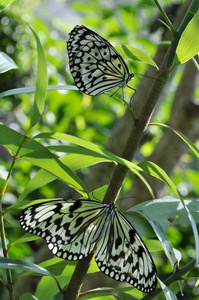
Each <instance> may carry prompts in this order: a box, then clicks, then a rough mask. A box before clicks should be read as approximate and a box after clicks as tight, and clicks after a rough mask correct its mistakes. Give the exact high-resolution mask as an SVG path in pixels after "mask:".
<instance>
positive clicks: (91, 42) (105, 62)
mask: <svg viewBox="0 0 199 300" xmlns="http://www.w3.org/2000/svg"><path fill="white" fill-rule="evenodd" d="M67 50H68V55H69V66H70V71H71V74H72V76H73V78H74V81H75V85H76V86H77V87H78V89H79V90H80V91H82V92H84V93H85V94H88V95H91V96H95V95H99V94H101V93H104V92H105V91H108V90H111V89H113V88H115V87H121V88H123V87H125V86H126V85H127V84H128V82H129V81H130V80H131V79H132V77H133V76H134V75H133V74H132V73H129V71H128V68H127V65H126V63H125V62H124V60H123V58H122V57H121V56H120V55H119V53H118V52H117V51H116V50H115V49H114V47H113V46H112V45H111V44H110V43H109V42H108V41H107V40H105V39H104V38H102V37H101V36H100V35H98V34H97V33H95V32H94V31H92V30H90V29H88V28H86V27H85V26H80V25H77V26H75V28H74V29H73V30H72V31H71V33H70V34H69V40H68V42H67Z"/></svg>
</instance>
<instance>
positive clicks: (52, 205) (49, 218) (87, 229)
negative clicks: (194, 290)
mask: <svg viewBox="0 0 199 300" xmlns="http://www.w3.org/2000/svg"><path fill="white" fill-rule="evenodd" d="M20 224H21V226H22V228H23V229H24V230H26V231H27V232H29V233H32V234H35V235H38V236H40V237H42V238H44V239H45V240H46V242H47V245H48V248H49V249H50V251H51V252H52V253H53V254H54V255H56V256H58V257H60V258H63V259H67V260H79V259H82V258H84V257H86V256H88V255H89V254H90V253H91V251H92V250H93V249H94V247H95V246H96V245H97V250H96V255H95V260H96V262H97V264H98V267H99V268H100V270H101V271H102V272H104V273H105V274H106V275H107V276H109V277H111V278H113V279H115V280H118V281H126V282H128V283H129V284H131V285H133V286H134V287H136V288H137V289H139V290H141V291H142V292H145V293H149V292H152V291H153V290H154V289H155V287H156V285H157V282H156V274H157V272H156V268H155V265H154V263H153V260H152V257H151V255H150V253H149V251H148V249H147V247H146V246H145V244H144V242H143V241H142V239H141V237H140V236H139V235H138V233H137V232H136V230H135V229H134V227H133V226H132V225H131V224H130V223H129V222H128V220H127V219H126V218H125V217H124V216H123V215H122V214H120V213H119V212H118V211H117V210H116V208H115V206H114V204H113V203H110V204H103V203H99V202H97V201H91V200H81V199H80V200H56V201H55V200H53V201H50V202H44V203H41V204H36V205H33V206H30V207H28V208H26V209H25V210H23V211H22V212H21V215H20ZM96 243H97V244H96Z"/></svg>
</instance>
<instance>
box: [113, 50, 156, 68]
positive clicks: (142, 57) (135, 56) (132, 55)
mask: <svg viewBox="0 0 199 300" xmlns="http://www.w3.org/2000/svg"><path fill="white" fill-rule="evenodd" d="M115 49H116V50H117V51H118V52H119V54H120V55H121V56H122V58H124V59H131V60H136V61H140V62H143V63H146V64H149V65H151V66H153V67H155V68H156V69H157V70H158V66H157V65H156V63H155V62H154V61H153V60H152V58H150V57H149V56H148V55H147V54H146V53H144V52H143V51H141V50H139V49H136V48H134V47H131V46H126V45H121V46H116V47H115Z"/></svg>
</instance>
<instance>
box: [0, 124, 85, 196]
mask: <svg viewBox="0 0 199 300" xmlns="http://www.w3.org/2000/svg"><path fill="white" fill-rule="evenodd" d="M23 139H24V137H23V135H22V134H20V133H18V132H16V131H14V130H12V129H10V128H8V127H6V126H5V125H3V124H0V144H1V145H3V146H4V147H6V148H8V149H9V150H11V151H13V152H14V153H16V151H17V149H18V148H19V146H20V145H21V143H22V141H23ZM19 156H20V157H22V158H23V159H24V160H26V161H28V162H29V163H31V164H33V165H35V166H38V167H40V168H42V169H45V170H46V171H48V172H50V173H52V174H53V175H54V176H56V177H57V178H59V179H61V180H63V181H64V182H66V183H67V184H68V185H69V186H70V187H72V188H74V189H76V190H77V191H78V192H80V193H81V194H82V195H83V196H86V195H87V194H88V191H87V188H86V186H85V184H84V183H83V182H82V181H81V179H80V178H79V177H78V176H77V175H76V174H75V173H74V172H73V171H72V170H71V169H70V168H68V167H67V166H66V165H64V164H63V163H62V162H61V161H60V160H59V159H58V158H57V157H56V156H55V155H54V154H53V153H51V152H50V151H49V150H48V149H47V148H45V147H44V146H43V145H42V144H40V143H38V142H36V141H32V140H27V141H26V142H25V143H24V144H23V145H22V147H21V150H20V152H19Z"/></svg>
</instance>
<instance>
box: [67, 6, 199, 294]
mask: <svg viewBox="0 0 199 300" xmlns="http://www.w3.org/2000/svg"><path fill="white" fill-rule="evenodd" d="M193 2H194V4H195V5H196V1H193ZM192 4H193V3H192ZM194 8H195V6H194ZM190 9H192V12H193V5H191V6H190ZM187 14H188V13H187ZM187 14H186V15H187ZM189 14H190V13H189ZM183 22H185V21H184V19H183ZM186 22H188V19H187V18H186ZM187 24H188V23H187ZM187 24H186V25H187ZM179 28H182V27H181V25H180V27H179ZM181 34H182V32H178V33H175V36H174V38H173V41H172V43H171V45H170V47H169V49H168V51H167V53H166V55H165V58H164V60H163V62H162V65H161V67H160V69H159V71H158V72H157V74H156V76H155V80H154V81H153V84H152V87H151V89H150V91H149V93H148V96H147V98H146V100H145V103H144V105H143V107H142V109H141V111H140V113H139V115H138V118H137V119H136V120H135V123H134V126H133V128H132V130H131V133H130V135H129V138H128V140H127V143H126V146H125V147H124V150H123V152H122V157H123V158H125V159H127V160H129V161H132V159H133V157H134V155H135V153H136V150H137V149H138V147H139V144H140V140H141V138H142V136H143V133H144V131H145V130H146V128H147V126H148V123H149V122H150V119H151V116H152V114H153V111H154V109H155V106H156V103H157V101H158V98H159V96H160V93H161V91H162V89H163V87H164V85H165V83H166V81H167V79H168V77H169V74H170V71H171V68H172V64H173V61H174V57H175V50H176V48H177V44H178V41H179V38H180V35H181ZM127 173H128V168H126V167H125V166H123V165H121V164H118V165H117V166H116V168H115V170H114V173H113V176H112V179H111V184H110V185H109V187H108V189H107V192H106V195H105V197H104V201H103V202H104V203H107V204H108V203H110V202H115V201H116V200H117V197H118V195H119V192H120V190H121V188H122V184H123V181H124V180H125V177H126V176H127ZM113 187H114V188H113ZM92 256H93V254H92ZM90 261H91V258H90V256H89V257H87V258H86V259H84V260H81V261H79V262H78V264H77V266H76V269H75V272H74V274H73V276H72V278H71V281H70V283H69V285H68V288H67V289H66V291H65V297H64V300H68V299H70V300H75V299H76V298H77V297H78V295H79V291H80V288H81V285H82V282H83V278H84V276H85V274H86V272H87V270H88V268H89V264H90Z"/></svg>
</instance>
